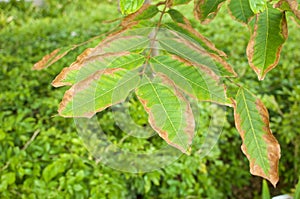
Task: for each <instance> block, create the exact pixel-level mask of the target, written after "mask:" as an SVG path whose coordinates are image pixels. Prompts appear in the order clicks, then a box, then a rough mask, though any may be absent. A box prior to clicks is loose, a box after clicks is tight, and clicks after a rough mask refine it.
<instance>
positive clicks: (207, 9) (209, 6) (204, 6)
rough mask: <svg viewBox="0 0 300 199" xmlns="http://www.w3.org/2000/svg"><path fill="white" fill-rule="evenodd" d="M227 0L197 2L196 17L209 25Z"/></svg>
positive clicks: (201, 0) (198, 0) (199, 0)
mask: <svg viewBox="0 0 300 199" xmlns="http://www.w3.org/2000/svg"><path fill="white" fill-rule="evenodd" d="M224 1H225V0H195V5H194V15H195V17H196V19H198V20H199V21H201V22H202V23H204V24H206V23H209V22H210V21H211V20H212V19H213V18H214V17H215V16H216V15H217V12H218V11H219V9H220V8H221V5H222V3H223V2H224Z"/></svg>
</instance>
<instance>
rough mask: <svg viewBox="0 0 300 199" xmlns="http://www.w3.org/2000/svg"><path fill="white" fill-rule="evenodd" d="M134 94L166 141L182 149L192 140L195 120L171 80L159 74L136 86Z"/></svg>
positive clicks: (185, 101) (187, 104) (187, 146)
mask: <svg viewBox="0 0 300 199" xmlns="http://www.w3.org/2000/svg"><path fill="white" fill-rule="evenodd" d="M136 95H137V97H138V99H139V100H140V102H141V103H142V105H143V106H144V108H145V110H146V111H147V113H148V114H149V118H148V120H149V123H150V125H151V126H152V128H153V129H154V130H155V131H156V132H157V133H158V134H159V135H160V136H161V137H162V138H163V139H164V140H165V141H166V142H167V143H168V144H170V145H172V146H174V147H176V148H177V149H179V150H181V151H182V152H186V151H187V149H188V148H189V145H190V144H191V142H192V138H193V135H194V128H195V121H194V116H193V112H192V109H191V107H190V105H189V103H188V101H187V100H186V99H185V98H184V96H183V95H182V94H181V93H180V92H179V91H178V90H176V88H175V87H174V85H173V83H172V81H170V80H169V79H168V78H167V77H165V76H164V75H161V74H157V75H156V79H155V80H154V81H150V80H148V79H146V81H145V82H144V83H143V84H142V85H141V86H139V87H138V88H137V90H136Z"/></svg>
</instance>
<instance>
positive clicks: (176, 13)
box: [168, 9, 186, 24]
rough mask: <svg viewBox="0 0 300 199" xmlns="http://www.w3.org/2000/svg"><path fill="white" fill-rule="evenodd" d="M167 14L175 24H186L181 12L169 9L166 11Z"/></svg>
mask: <svg viewBox="0 0 300 199" xmlns="http://www.w3.org/2000/svg"><path fill="white" fill-rule="evenodd" d="M168 14H169V15H170V17H171V18H172V19H173V21H175V22H176V23H183V24H184V23H186V20H185V17H184V16H183V14H181V12H179V11H177V10H175V9H170V10H168Z"/></svg>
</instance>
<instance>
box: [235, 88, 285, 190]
mask: <svg viewBox="0 0 300 199" xmlns="http://www.w3.org/2000/svg"><path fill="white" fill-rule="evenodd" d="M232 101H233V105H234V118H235V125H236V128H237V129H238V131H239V133H240V135H241V137H242V140H243V144H242V151H243V153H244V154H245V155H246V156H247V158H248V160H249V162H250V172H251V174H253V175H258V176H261V177H263V178H266V179H268V180H269V181H270V182H271V183H272V184H273V186H276V183H277V182H278V180H279V176H278V162H279V158H280V146H279V144H278V142H277V140H276V138H275V137H274V136H273V134H272V132H271V130H270V127H269V114H268V111H267V109H266V107H265V106H264V105H263V103H262V102H261V101H260V100H259V99H257V98H256V97H255V96H253V94H252V93H250V92H249V91H248V90H246V89H244V88H240V90H239V91H238V93H237V96H236V102H235V101H234V100H232Z"/></svg>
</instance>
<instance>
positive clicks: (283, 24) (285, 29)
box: [246, 13, 288, 80]
mask: <svg viewBox="0 0 300 199" xmlns="http://www.w3.org/2000/svg"><path fill="white" fill-rule="evenodd" d="M259 16H260V13H258V14H256V19H255V24H254V29H253V32H252V35H251V37H250V40H249V43H248V46H247V49H246V54H247V57H248V63H249V65H250V67H251V68H252V70H254V72H255V73H256V74H257V76H258V79H259V80H263V79H264V78H265V76H266V74H267V73H268V72H269V71H271V70H272V69H274V68H275V67H276V66H277V64H278V63H279V59H280V53H281V50H282V47H283V44H281V46H279V47H278V49H277V52H276V59H275V61H274V63H273V64H271V65H269V66H268V67H267V68H266V69H265V70H264V71H263V73H261V69H260V68H258V67H256V66H255V65H254V64H253V56H254V47H255V38H256V34H257V29H258V25H257V21H258V19H259ZM281 27H282V36H283V38H284V39H285V40H286V39H287V38H288V27H287V20H286V15H285V13H283V18H282V22H281ZM250 29H251V28H250Z"/></svg>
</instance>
